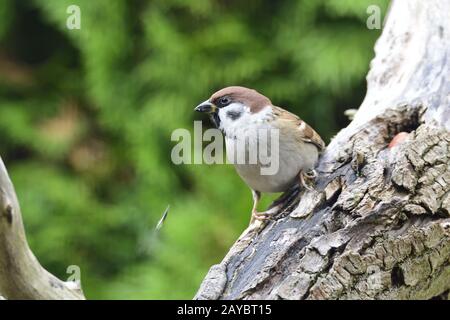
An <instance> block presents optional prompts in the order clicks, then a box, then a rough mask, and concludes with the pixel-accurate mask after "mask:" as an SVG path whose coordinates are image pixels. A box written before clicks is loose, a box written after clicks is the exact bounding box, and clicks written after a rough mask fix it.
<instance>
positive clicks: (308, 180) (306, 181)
mask: <svg viewBox="0 0 450 320" xmlns="http://www.w3.org/2000/svg"><path fill="white" fill-rule="evenodd" d="M316 177H317V172H316V170H309V171H308V172H303V171H302V172H301V173H300V183H301V185H302V186H303V187H304V188H305V189H306V190H309V191H314V188H313V187H312V186H311V185H312V184H313V183H314V179H315V178H316Z"/></svg>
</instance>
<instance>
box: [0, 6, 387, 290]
mask: <svg viewBox="0 0 450 320" xmlns="http://www.w3.org/2000/svg"><path fill="white" fill-rule="evenodd" d="M71 4H76V5H78V6H79V7H80V8H81V30H69V29H67V27H66V19H67V17H68V14H67V13H66V9H67V7H68V6H69V5H71ZM371 4H378V5H380V7H381V8H382V12H385V10H386V6H387V0H355V1H350V0H345V1H342V0H340V1H331V0H330V1H325V0H316V1H309V0H303V1H297V0H289V1H279V2H278V1H270V0H264V1H263V0H255V1H237V0H233V1H223V0H215V1H208V0H196V1H182V0H153V1H137V0H135V1H125V0H123V1H120V0H115V1H106V0H104V1H103V0H96V1H89V0H35V1H14V0H2V1H1V2H0V142H1V143H0V154H1V156H2V157H3V159H4V160H5V162H6V165H7V167H8V169H9V171H10V174H11V176H12V178H13V181H14V183H15V186H16V189H17V193H18V196H19V199H20V202H21V206H22V209H23V215H24V220H25V225H26V229H27V233H28V237H29V240H30V244H31V247H32V249H33V250H34V252H35V253H36V255H37V256H38V257H39V259H40V260H41V262H42V263H43V264H44V266H45V267H46V268H48V269H49V270H50V271H51V272H53V273H55V274H56V275H58V276H59V277H61V278H63V279H65V278H67V277H68V275H67V274H66V268H67V266H69V265H79V266H80V267H81V271H82V274H81V275H82V283H83V287H84V290H85V293H86V295H87V297H88V298H98V299H102V298H125V299H126V298H138V299H139V298H146V299H172V298H187V299H189V298H191V297H192V296H193V295H194V293H195V291H196V289H197V288H198V285H199V284H200V281H201V279H202V278H203V276H204V275H205V274H206V272H207V271H208V268H209V266H210V265H211V264H214V263H217V262H219V261H220V260H221V258H222V257H223V256H224V254H225V253H226V251H227V248H229V246H230V245H231V244H232V243H233V241H234V240H235V239H236V237H237V236H238V235H239V233H240V232H241V231H242V230H243V229H244V228H245V227H246V225H247V223H248V219H249V214H248V213H249V212H250V208H251V195H250V191H248V190H247V188H246V186H245V185H244V184H243V183H242V182H241V181H240V179H239V178H238V176H237V174H235V173H234V169H233V168H232V167H230V166H229V165H216V166H207V165H190V166H189V165H182V166H175V165H173V164H172V162H171V160H170V151H171V148H172V146H173V145H174V144H175V142H171V140H170V136H171V133H172V131H173V130H174V129H176V128H188V129H189V130H192V127H193V120H195V119H197V118H198V117H199V115H198V114H194V112H193V107H194V106H195V105H196V104H197V103H198V102H200V101H203V100H204V99H206V98H207V97H209V95H210V94H211V93H212V92H213V91H215V90H217V89H219V88H221V87H225V86H228V85H244V86H247V87H253V88H255V89H257V90H258V91H260V92H262V93H264V94H265V95H267V96H269V97H270V98H271V99H272V101H273V102H274V103H275V104H277V105H280V106H282V107H285V108H286V109H288V110H291V111H293V112H295V113H297V114H299V115H300V116H301V117H302V118H304V119H305V120H307V121H308V122H309V123H310V124H311V125H313V127H315V128H317V131H319V132H320V133H321V134H322V135H323V137H325V140H326V141H327V142H328V141H329V139H330V138H331V137H332V136H333V135H334V134H335V133H336V132H337V131H338V130H339V129H340V128H341V127H343V126H345V125H346V124H347V120H346V119H345V117H344V115H343V111H344V110H345V109H348V108H351V107H357V106H358V105H359V104H360V102H361V100H362V98H363V96H364V91H365V80H364V77H365V74H366V72H367V70H368V67H369V61H370V59H371V57H372V56H373V45H374V42H375V40H376V38H377V36H378V35H379V31H378V30H368V29H367V28H366V19H367V17H368V15H367V13H366V9H367V7H368V6H369V5H371ZM205 125H208V126H209V123H207V122H206V121H205ZM267 201H268V200H266V204H267ZM168 204H170V205H171V209H170V213H169V216H168V219H167V221H166V223H165V225H164V227H163V229H162V231H161V234H160V235H159V236H156V235H155V234H154V233H153V228H154V226H155V224H156V223H157V221H158V219H159V218H160V216H161V214H162V212H163V211H164V209H165V207H166V206H167V205H168Z"/></svg>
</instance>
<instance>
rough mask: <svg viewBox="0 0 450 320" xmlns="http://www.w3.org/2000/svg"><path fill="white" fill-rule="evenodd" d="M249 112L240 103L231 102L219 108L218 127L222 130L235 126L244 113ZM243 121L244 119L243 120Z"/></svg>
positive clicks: (243, 116)
mask: <svg viewBox="0 0 450 320" xmlns="http://www.w3.org/2000/svg"><path fill="white" fill-rule="evenodd" d="M249 114H250V110H249V109H248V108H247V107H246V106H244V105H243V104H242V103H238V102H235V103H232V104H230V105H228V106H226V107H223V108H220V109H219V118H220V127H221V128H222V129H224V130H227V129H231V128H234V127H236V126H237V123H240V122H241V121H242V120H243V118H245V117H246V115H249ZM244 122H245V121H244Z"/></svg>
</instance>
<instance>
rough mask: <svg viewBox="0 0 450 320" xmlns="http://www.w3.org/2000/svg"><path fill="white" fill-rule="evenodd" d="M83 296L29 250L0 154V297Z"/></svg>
mask: <svg viewBox="0 0 450 320" xmlns="http://www.w3.org/2000/svg"><path fill="white" fill-rule="evenodd" d="M3 297H4V298H6V299H33V300H37V299H44V300H63V299H64V300H66V299H71V300H74V299H77V300H78V299H84V296H83V293H82V291H81V287H80V285H79V284H77V283H74V282H63V281H61V280H59V279H57V278H56V277H55V276H53V275H52V274H50V273H48V272H47V271H46V270H45V269H44V268H43V267H42V266H41V265H40V264H39V262H38V261H37V259H36V257H35V256H34V254H33V253H32V252H31V250H30V248H29V246H28V243H27V239H26V236H25V230H24V227H23V222H22V215H21V212H20V207H19V203H18V201H17V197H16V193H15V191H14V187H13V185H12V183H11V180H10V178H9V176H8V173H7V171H6V168H5V166H4V164H3V161H2V159H1V158H0V300H2V299H3Z"/></svg>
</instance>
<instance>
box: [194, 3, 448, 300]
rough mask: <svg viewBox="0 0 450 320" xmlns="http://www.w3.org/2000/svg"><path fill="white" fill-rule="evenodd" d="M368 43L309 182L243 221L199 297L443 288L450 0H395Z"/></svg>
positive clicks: (378, 294)
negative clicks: (358, 93) (357, 93)
mask: <svg viewBox="0 0 450 320" xmlns="http://www.w3.org/2000/svg"><path fill="white" fill-rule="evenodd" d="M375 51H376V57H375V58H374V60H373V61H372V63H371V70H370V72H369V74H368V76H367V81H368V90H367V95H366V98H365V100H364V102H363V104H362V105H361V107H360V109H359V111H358V112H357V114H356V116H355V119H354V121H353V122H352V123H351V124H350V125H349V126H348V127H347V128H345V129H344V130H342V131H341V132H340V133H339V134H338V135H337V136H336V137H335V138H334V139H333V141H332V142H331V143H330V145H329V146H328V147H327V150H326V152H325V154H324V155H323V156H322V157H321V159H320V161H319V164H318V167H317V171H318V173H319V177H318V179H317V181H316V188H315V189H316V190H315V191H307V190H302V191H301V192H300V196H299V197H297V196H296V193H295V192H298V191H295V190H294V191H291V192H292V195H293V196H292V197H287V199H288V201H286V203H285V208H284V210H282V211H281V212H280V213H279V215H278V217H277V218H276V219H275V221H270V222H268V223H260V224H259V225H256V224H255V225H253V226H251V227H249V228H248V229H247V230H245V231H244V233H243V234H242V235H241V237H240V238H239V239H238V241H237V242H236V243H235V244H234V245H233V247H232V248H231V249H230V251H229V253H228V254H227V255H226V257H225V258H224V260H223V261H222V262H221V263H220V264H218V265H215V266H213V267H212V268H211V269H210V271H209V273H208V275H207V276H206V278H205V279H204V281H203V283H202V284H201V287H200V289H199V291H198V293H197V295H196V299H430V298H433V297H440V298H447V297H448V295H449V290H450V188H449V184H450V170H449V168H450V144H449V142H450V133H449V130H450V120H449V119H450V106H449V103H450V100H449V97H450V2H449V1H440V0H427V1H422V0H408V1H403V0H396V1H394V2H393V3H392V5H391V8H390V12H389V16H388V19H387V23H386V25H385V28H384V30H383V33H382V35H381V37H380V39H379V40H378V42H377V44H376V46H375ZM257 223H259V222H257Z"/></svg>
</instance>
